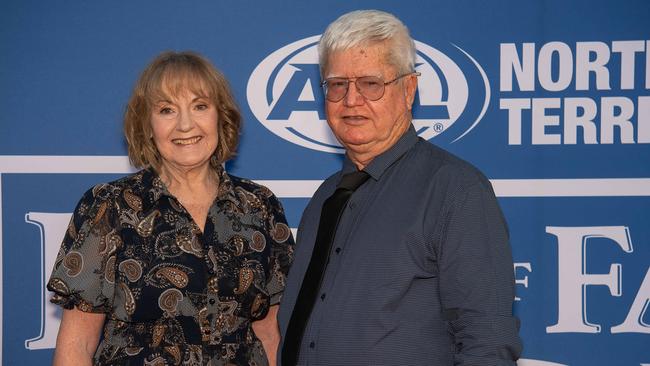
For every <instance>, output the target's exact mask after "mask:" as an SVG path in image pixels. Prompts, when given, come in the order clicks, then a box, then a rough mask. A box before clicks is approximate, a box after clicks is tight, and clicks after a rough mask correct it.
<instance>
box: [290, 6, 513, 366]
mask: <svg viewBox="0 0 650 366" xmlns="http://www.w3.org/2000/svg"><path fill="white" fill-rule="evenodd" d="M319 52H320V66H321V76H322V78H323V80H324V81H323V86H324V90H325V96H326V102H325V109H326V113H327V121H328V123H329V125H330V127H331V129H332V131H333V132H334V135H335V136H336V137H337V139H338V140H339V141H340V142H341V144H342V145H343V146H344V147H345V150H346V152H347V153H346V158H345V162H344V164H343V169H342V170H341V171H340V172H338V173H336V174H334V175H333V176H331V177H330V178H328V179H327V180H325V182H324V183H323V184H322V185H321V186H320V188H319V189H318V190H317V191H316V193H315V195H314V197H313V198H312V200H311V201H310V202H309V205H308V206H307V208H306V209H305V213H304V215H303V218H302V221H301V223H300V227H299V229H298V245H297V248H296V251H295V261H294V264H293V267H292V268H291V270H290V273H289V278H288V280H287V286H286V289H285V293H284V298H283V301H282V305H281V309H280V313H279V322H280V331H281V334H282V337H283V339H282V344H281V346H280V350H281V356H280V358H279V359H280V360H281V362H282V365H283V366H289V365H294V364H300V365H481V366H487V365H514V364H515V362H514V361H515V360H516V359H517V358H518V357H519V354H520V352H521V343H520V340H519V337H518V334H517V333H518V321H517V319H516V318H514V317H513V316H512V301H513V298H514V289H513V288H514V281H513V267H512V257H511V251H510V247H509V244H508V233H507V227H506V224H505V222H504V219H503V216H502V213H501V211H500V209H499V206H498V204H497V201H496V198H495V196H494V192H493V190H492V187H491V185H490V183H489V181H488V180H487V179H486V178H485V177H484V176H483V175H482V174H481V173H480V172H479V171H478V170H476V169H475V168H474V167H472V166H471V165H469V164H468V163H466V162H464V161H462V160H460V159H458V158H456V157H454V156H452V155H450V154H449V153H447V152H445V151H443V150H442V149H440V148H437V147H435V146H434V145H432V144H430V143H428V142H426V141H425V140H423V139H421V138H419V137H417V135H416V133H415V130H414V128H413V126H412V125H411V106H412V104H413V99H414V97H415V91H416V87H417V76H418V73H417V72H415V69H414V62H415V46H414V43H413V40H412V39H411V38H410V36H409V33H408V30H407V29H406V27H405V26H404V25H403V24H402V23H401V22H400V21H399V20H398V19H397V18H395V17H394V16H392V15H390V14H387V13H384V12H380V11H355V12H351V13H348V14H346V15H343V16H342V17H340V18H339V19H337V20H336V21H335V22H334V23H332V24H331V25H330V26H329V27H328V28H327V30H326V31H325V33H324V34H323V37H322V39H321V41H320V44H319ZM361 171H362V172H365V173H361ZM350 173H353V174H350ZM330 196H331V197H330ZM328 197H329V198H328ZM339 209H341V210H340V212H339Z"/></svg>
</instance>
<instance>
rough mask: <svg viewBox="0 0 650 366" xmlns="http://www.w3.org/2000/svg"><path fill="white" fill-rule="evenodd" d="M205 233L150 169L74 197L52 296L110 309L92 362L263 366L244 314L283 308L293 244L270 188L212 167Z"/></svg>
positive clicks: (66, 303)
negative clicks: (214, 189)
mask: <svg viewBox="0 0 650 366" xmlns="http://www.w3.org/2000/svg"><path fill="white" fill-rule="evenodd" d="M218 174H219V177H220V184H219V188H218V190H219V191H218V194H217V198H216V199H215V200H214V202H213V204H212V206H211V207H210V210H209V212H208V217H207V220H206V224H205V228H204V231H203V232H202V231H201V229H200V228H199V227H198V226H197V225H196V224H195V223H194V221H193V220H192V218H191V216H190V214H189V213H188V212H187V211H186V210H185V209H184V208H183V206H182V205H181V204H180V202H179V201H178V200H177V199H176V198H175V197H173V196H172V195H171V194H170V193H169V192H168V191H167V189H166V187H165V185H164V184H163V182H162V180H161V179H160V178H159V177H158V175H157V174H156V173H155V172H154V171H153V170H150V169H147V170H142V171H140V172H138V173H136V174H133V175H130V176H127V177H125V178H122V179H120V180H117V181H114V182H111V183H108V184H99V185H97V186H95V187H93V188H92V189H90V190H89V191H87V192H86V193H85V194H84V196H83V197H82V199H81V200H80V202H79V204H78V205H77V207H76V209H75V211H74V214H73V217H72V220H71V222H70V225H69V226H68V229H67V232H66V235H65V238H64V240H63V244H62V246H61V250H60V251H59V253H58V256H57V258H56V261H55V265H54V270H53V273H52V276H51V277H50V280H49V282H48V285H47V287H48V289H49V290H50V291H53V292H54V296H53V297H52V300H51V301H52V302H53V303H56V304H59V305H62V306H63V307H64V308H67V309H71V308H73V307H75V306H76V307H77V308H78V309H79V310H82V311H85V312H97V313H106V322H105V324H104V332H103V339H102V341H101V343H100V345H99V347H98V349H97V351H96V353H95V358H94V362H95V365H152V366H153V365H156V366H158V365H229V364H234V365H266V364H267V359H266V355H265V353H264V350H263V347H262V344H261V342H260V341H259V339H257V337H256V336H255V334H254V332H253V330H252V328H251V322H252V321H255V320H257V319H262V318H264V316H265V315H266V314H267V312H268V309H269V307H270V306H271V305H275V304H278V303H279V302H280V297H281V295H282V291H283V289H284V285H285V277H286V275H287V272H288V270H289V266H290V264H291V262H292V260H293V245H294V240H293V237H292V235H291V231H290V230H289V226H288V225H287V221H286V219H285V216H284V211H283V209H282V206H281V204H280V202H279V201H278V199H277V198H276V197H275V196H274V195H273V194H272V193H271V191H270V190H269V189H268V188H266V187H263V186H260V185H257V184H255V183H253V182H251V181H249V180H246V179H242V178H237V177H235V176H230V175H229V174H227V173H226V172H225V171H224V170H223V169H222V168H219V171H218Z"/></svg>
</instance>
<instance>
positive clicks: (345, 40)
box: [318, 10, 415, 78]
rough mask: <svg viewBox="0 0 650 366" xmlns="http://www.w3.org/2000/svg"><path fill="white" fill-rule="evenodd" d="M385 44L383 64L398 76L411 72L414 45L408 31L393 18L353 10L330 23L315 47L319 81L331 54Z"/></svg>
mask: <svg viewBox="0 0 650 366" xmlns="http://www.w3.org/2000/svg"><path fill="white" fill-rule="evenodd" d="M382 42H385V46H386V62H387V63H388V64H390V65H391V66H393V67H395V68H396V69H397V72H398V73H400V74H404V73H408V72H411V71H414V65H415V43H414V42H413V39H411V36H410V35H409V30H408V28H406V26H405V25H404V24H402V22H401V21H400V20H399V19H397V18H396V17H395V16H394V15H393V14H390V13H386V12H383V11H379V10H355V11H352V12H349V13H347V14H343V15H342V16H341V17H339V18H338V19H336V20H335V21H334V22H332V23H331V24H330V25H329V26H328V27H327V29H326V30H325V33H323V36H322V37H321V39H320V43H319V44H318V58H319V60H318V61H319V64H320V72H321V77H323V78H324V77H325V72H326V70H327V66H328V65H327V62H328V60H329V55H330V54H331V53H332V52H337V51H345V50H348V49H350V48H354V47H358V46H369V45H373V44H376V43H382Z"/></svg>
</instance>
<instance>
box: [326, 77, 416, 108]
mask: <svg viewBox="0 0 650 366" xmlns="http://www.w3.org/2000/svg"><path fill="white" fill-rule="evenodd" d="M412 74H415V76H420V73H419V72H417V71H412V72H408V73H406V74H402V75H400V76H398V77H396V78H395V79H392V80H389V81H384V79H382V78H381V77H379V76H362V77H359V78H351V79H347V78H327V79H325V80H324V81H323V82H322V83H321V84H320V85H321V86H322V87H323V90H324V91H325V98H326V99H327V100H329V101H330V102H338V101H339V100H341V99H343V98H345V96H346V95H347V94H348V89H349V87H350V83H355V84H356V86H357V91H358V92H359V94H361V95H362V96H363V97H364V98H366V99H367V100H370V101H375V100H379V99H381V97H383V96H384V92H385V91H386V85H388V84H391V83H394V82H395V81H397V80H399V79H401V78H403V77H405V76H409V75H412Z"/></svg>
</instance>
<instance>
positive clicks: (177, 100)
mask: <svg viewBox="0 0 650 366" xmlns="http://www.w3.org/2000/svg"><path fill="white" fill-rule="evenodd" d="M165 94H166V95H170V94H169V93H165ZM167 99H169V100H167ZM218 122H219V121H218V113H217V108H216V106H215V105H214V103H213V102H212V100H211V99H210V98H207V97H203V96H198V95H196V94H194V93H193V92H191V91H188V90H186V91H185V92H183V93H179V95H178V97H168V98H165V100H158V101H155V102H154V104H153V108H152V111H151V128H152V133H153V141H154V143H155V144H156V147H157V148H158V152H159V153H160V156H161V157H162V165H163V169H165V168H167V169H173V170H181V171H188V170H191V169H194V168H198V167H203V166H204V165H207V164H209V163H210V157H211V156H212V154H213V153H214V151H215V149H216V148H217V123H218Z"/></svg>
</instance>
